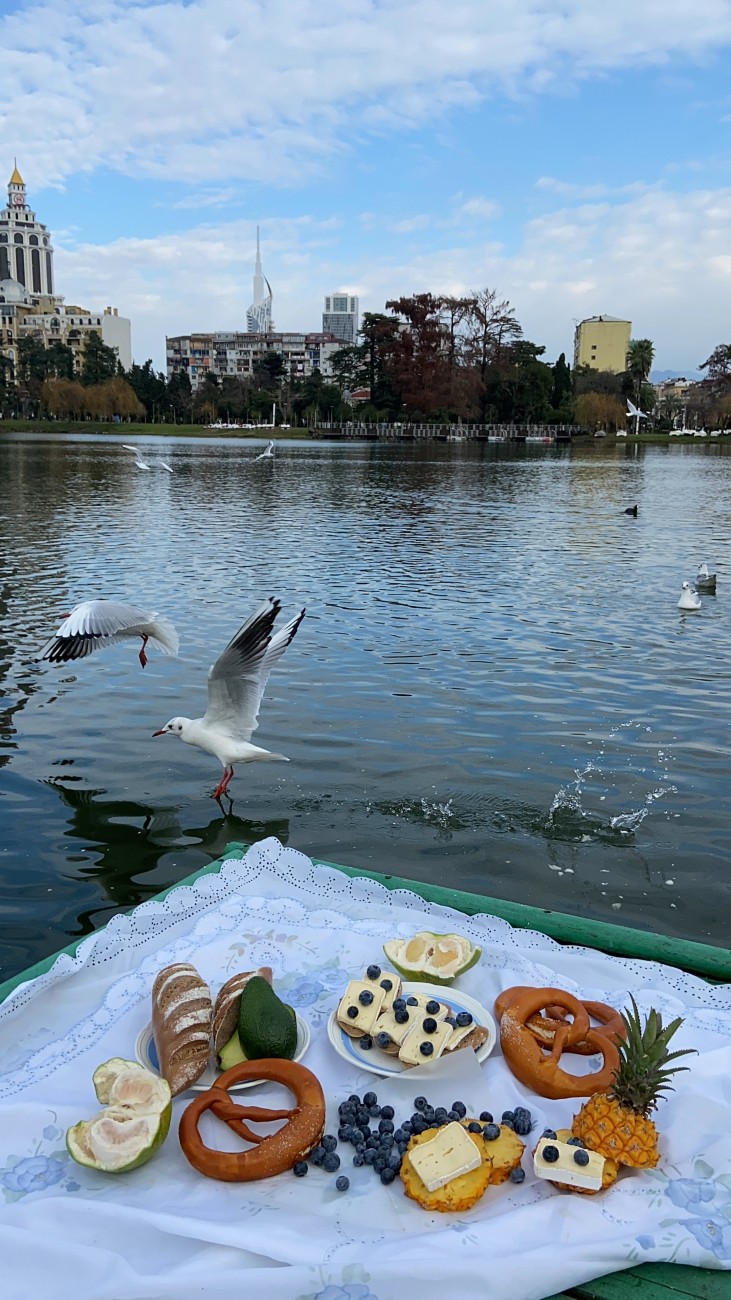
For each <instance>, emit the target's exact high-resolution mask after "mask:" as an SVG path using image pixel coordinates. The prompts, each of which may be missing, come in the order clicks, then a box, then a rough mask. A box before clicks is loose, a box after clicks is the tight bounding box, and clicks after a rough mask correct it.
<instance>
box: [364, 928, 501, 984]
mask: <svg viewBox="0 0 731 1300" xmlns="http://www.w3.org/2000/svg"><path fill="white" fill-rule="evenodd" d="M383 951H384V952H385V954H386V956H387V958H388V960H389V961H390V962H391V964H392V966H393V967H394V969H395V970H397V971H398V973H399V975H403V976H405V977H406V978H407V979H412V980H423V981H424V982H425V983H429V984H451V983H452V981H453V980H455V979H456V978H457V976H458V975H464V973H465V971H468V970H469V969H470V967H471V966H474V965H475V962H477V961H479V959H480V954H481V953H482V949H481V948H478V947H477V945H476V944H473V943H471V942H470V940H469V939H465V938H464V937H463V936H462V935H459V934H434V933H433V932H432V931H431V930H420V931H419V933H418V934H415V935H413V937H412V938H411V939H388V940H387V941H386V943H384V945H383Z"/></svg>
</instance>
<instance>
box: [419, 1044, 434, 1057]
mask: <svg viewBox="0 0 731 1300" xmlns="http://www.w3.org/2000/svg"><path fill="white" fill-rule="evenodd" d="M419 1051H420V1052H421V1055H422V1056H431V1054H432V1052H433V1051H434V1044H433V1043H419Z"/></svg>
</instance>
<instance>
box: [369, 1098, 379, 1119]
mask: <svg viewBox="0 0 731 1300" xmlns="http://www.w3.org/2000/svg"><path fill="white" fill-rule="evenodd" d="M380 1113H381V1107H380V1106H379V1105H378V1102H376V1104H375V1106H371V1108H370V1110H369V1111H368V1114H369V1115H370V1117H371V1119H378V1116H379V1115H380Z"/></svg>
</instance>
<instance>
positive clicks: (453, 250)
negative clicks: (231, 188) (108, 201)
mask: <svg viewBox="0 0 731 1300" xmlns="http://www.w3.org/2000/svg"><path fill="white" fill-rule="evenodd" d="M262 227H263V230H264V231H265V239H264V244H263V259H264V269H265V272H266V274H267V275H268V277H269V278H270V279H271V282H272V286H273V289H274V319H275V325H276V326H277V328H279V329H286V330H302V331H307V330H317V329H319V328H320V322H321V313H322V305H323V295H324V294H325V293H327V292H330V291H331V290H332V289H333V288H334V287H338V288H341V287H342V286H344V285H348V286H349V287H352V291H353V292H357V293H358V294H359V296H360V299H361V310H362V311H382V310H383V306H384V303H385V302H386V300H387V299H390V298H396V297H400V296H402V295H408V294H411V293H420V292H426V291H431V292H433V293H449V294H455V295H456V294H462V293H468V292H470V291H471V290H474V289H477V288H481V287H484V286H486V285H488V286H490V287H493V288H497V289H498V290H499V292H500V293H501V294H502V295H504V296H506V297H507V298H509V299H510V301H511V302H512V303H513V304H514V306H515V308H516V311H517V315H518V319H519V320H520V321H521V323H522V325H523V328H524V330H525V333H526V336H527V337H529V338H531V339H533V340H534V341H535V342H537V343H545V344H546V347H547V356H548V357H549V358H551V359H553V358H554V357H555V356H557V355H558V353H559V352H561V351H564V352H566V353H567V355H568V356H569V357H570V356H571V351H572V346H573V328H574V326H573V321H574V319H575V318H579V319H580V318H582V317H584V316H588V315H595V314H601V313H606V314H608V315H612V316H620V317H628V318H629V319H631V320H632V322H633V330H634V333H635V334H636V335H637V336H639V337H649V338H652V339H653V340H654V342H655V346H656V364H657V367H658V368H659V369H667V368H678V369H679V370H680V372H681V373H682V371H683V369H685V368H688V367H691V368H693V367H695V366H696V365H697V364H698V363H699V362H700V361H703V360H704V359H705V357H706V356H708V354H709V353H710V351H711V350H712V348H713V347H714V346H715V344H716V343H718V342H721V341H725V340H727V339H728V336H729V325H728V319H729V318H728V302H729V299H730V296H731V256H729V252H728V246H729V245H728V231H729V229H731V189H723V190H715V191H713V190H697V191H695V192H692V193H689V194H670V193H666V192H664V191H661V190H658V189H652V190H647V191H646V192H644V193H642V194H639V195H636V196H635V195H632V196H630V197H627V198H625V199H624V201H621V202H617V201H615V202H613V203H581V204H577V205H576V206H574V207H562V208H559V209H557V210H555V211H553V212H550V213H548V214H546V215H543V216H541V217H539V218H537V219H535V220H533V221H529V222H528V223H527V224H526V225H525V227H524V228H523V231H522V234H521V238H520V243H519V247H518V248H517V251H515V252H514V253H510V254H508V253H506V252H505V250H504V248H503V247H502V246H501V245H500V244H499V243H498V242H496V241H492V240H491V241H487V240H485V239H484V238H481V239H480V238H475V237H474V236H473V235H470V237H469V238H465V237H464V236H463V235H461V237H460V238H459V239H458V238H456V237H455V232H456V230H457V229H458V228H457V227H455V226H454V224H453V223H450V222H449V221H447V220H445V221H443V222H440V223H439V229H438V230H435V229H430V230H429V231H425V232H421V233H420V232H418V231H415V232H414V233H413V235H412V238H411V239H410V240H409V242H408V247H407V245H406V243H405V241H404V243H401V242H399V244H398V245H395V246H394V247H395V249H396V251H395V252H381V253H380V254H379V253H377V252H374V250H373V248H372V247H369V249H368V251H367V252H366V251H363V252H361V253H360V254H359V255H358V257H355V258H354V256H353V253H352V250H351V249H350V248H348V249H347V251H344V250H343V246H342V245H341V242H340V241H341V239H342V238H343V235H342V232H341V230H340V229H339V226H338V223H337V220H329V221H327V222H316V221H314V220H312V219H311V218H309V217H306V216H303V217H300V218H299V219H290V220H282V219H271V218H268V219H266V221H264V220H263V221H262ZM450 232H451V233H450ZM55 243H56V247H57V250H58V251H57V254H56V260H57V282H58V284H59V287H60V288H61V290H62V291H65V292H66V293H67V296H68V297H69V298H70V299H71V298H73V299H74V300H75V301H81V302H82V303H83V304H84V305H85V306H89V307H91V308H94V307H98V306H103V305H104V304H107V303H109V304H113V305H115V306H118V307H119V309H120V311H121V312H122V314H124V315H128V316H130V317H131V319H132V327H133V350H134V354H135V358H136V359H137V360H138V361H144V360H145V358H146V357H148V356H152V357H153V359H154V361H155V364H156V365H157V366H158V367H160V368H163V367H164V337H165V334H183V333H186V332H188V331H191V330H196V329H197V330H216V329H222V330H224V329H243V328H244V316H245V310H246V306H247V305H248V303H249V301H250V297H251V276H252V272H253V262H254V247H255V231H254V226H253V225H252V224H250V223H248V222H232V223H227V224H218V225H215V224H207V225H203V226H200V227H198V228H196V229H195V230H191V231H187V232H185V233H183V234H172V235H166V236H160V237H159V238H155V239H144V240H142V239H121V240H117V241H115V242H114V243H111V244H109V245H106V246H94V245H90V244H84V245H81V246H76V247H75V246H73V244H71V243H69V244H66V245H64V244H63V243H62V241H61V240H59V239H58V238H56V240H55ZM234 249H235V250H237V251H236V253H235V254H234V253H233V252H232V250H234ZM120 286H123V291H122V293H120Z"/></svg>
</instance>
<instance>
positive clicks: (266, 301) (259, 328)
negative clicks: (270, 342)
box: [246, 226, 274, 334]
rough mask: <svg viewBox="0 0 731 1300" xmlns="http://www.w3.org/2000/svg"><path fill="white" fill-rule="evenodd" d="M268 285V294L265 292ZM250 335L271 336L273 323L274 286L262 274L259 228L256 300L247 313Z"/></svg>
mask: <svg viewBox="0 0 731 1300" xmlns="http://www.w3.org/2000/svg"><path fill="white" fill-rule="evenodd" d="M265 285H266V288H267V292H266V293H265V292H264V286H265ZM246 328H247V330H248V332H249V334H270V333H271V331H272V330H273V329H274V325H273V323H272V286H271V285H270V283H269V281H268V280H267V278H266V276H265V275H264V274H263V273H262V269H261V253H260V251H259V227H258V226H257V227H256V262H255V265H254V300H253V302H252V304H251V306H250V307H249V309H248V311H247V313H246Z"/></svg>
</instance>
